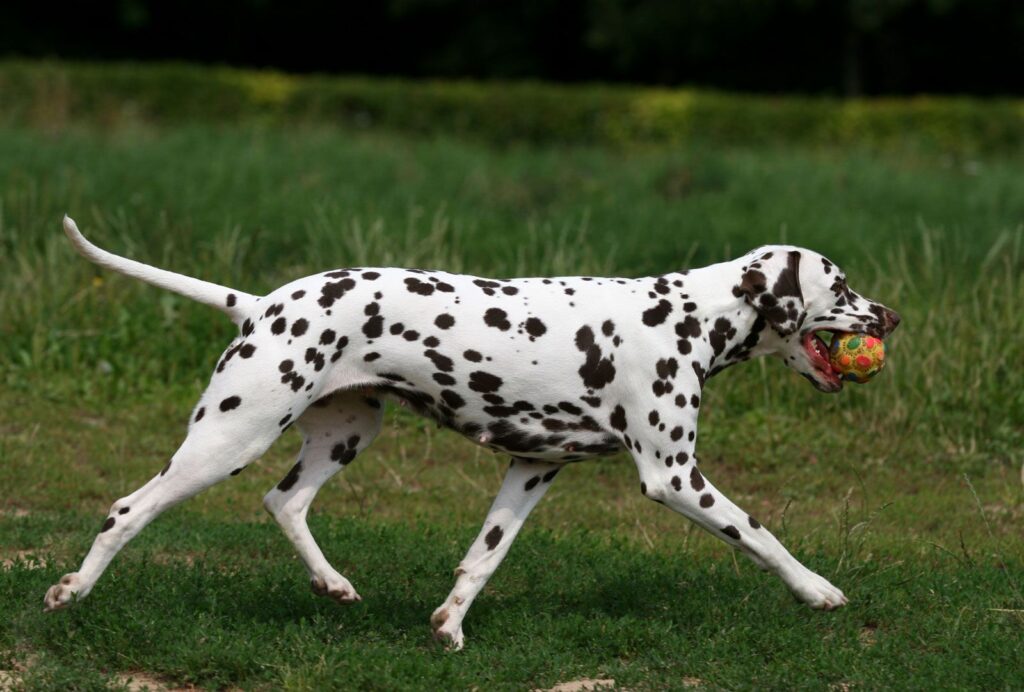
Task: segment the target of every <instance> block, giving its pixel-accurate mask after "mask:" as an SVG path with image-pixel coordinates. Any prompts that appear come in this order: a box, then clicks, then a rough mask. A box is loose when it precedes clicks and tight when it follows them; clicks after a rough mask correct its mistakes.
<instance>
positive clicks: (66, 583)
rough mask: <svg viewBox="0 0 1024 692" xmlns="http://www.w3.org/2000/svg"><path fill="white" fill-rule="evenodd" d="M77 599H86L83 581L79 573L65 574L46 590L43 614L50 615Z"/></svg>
mask: <svg viewBox="0 0 1024 692" xmlns="http://www.w3.org/2000/svg"><path fill="white" fill-rule="evenodd" d="M76 597H77V598H84V597H85V594H84V593H82V589H81V580H80V579H79V578H78V573H77V572H72V573H71V574H65V575H64V576H63V577H61V578H60V581H59V582H57V583H56V584H54V585H53V586H51V587H50V588H49V589H47V590H46V596H45V597H44V598H43V612H46V613H50V612H53V611H54V610H59V609H61V608H64V607H66V606H68V605H70V604H71V602H72V601H73V600H75V599H76Z"/></svg>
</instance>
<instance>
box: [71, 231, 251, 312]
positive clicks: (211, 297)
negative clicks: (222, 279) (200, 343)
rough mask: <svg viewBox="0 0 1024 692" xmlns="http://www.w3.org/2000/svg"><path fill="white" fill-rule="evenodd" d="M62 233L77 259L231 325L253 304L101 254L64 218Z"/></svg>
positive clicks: (244, 296) (238, 294)
mask: <svg viewBox="0 0 1024 692" xmlns="http://www.w3.org/2000/svg"><path fill="white" fill-rule="evenodd" d="M64 233H65V234H66V235H67V237H68V239H69V240H70V241H71V244H72V245H74V246H75V249H76V250H78V253H79V254H80V255H82V256H83V257H85V258H86V259H88V260H90V261H92V262H95V263H96V264H98V265H100V266H101V267H106V268H107V269H113V270H114V271H116V272H120V273H121V274H124V275H125V276H131V277H134V278H136V279H141V280H142V281H145V282H146V283H148V284H151V285H153V286H157V287H158V288H163V289H166V290H168V291H173V292H174V293H178V294H180V295H183V296H185V297H186V298H191V299H192V300H194V301H196V302H199V303H205V304H206V305H209V306H211V307H215V308H217V309H218V310H220V311H221V312H224V313H226V314H227V316H228V317H230V318H231V320H232V321H233V322H234V323H235V324H239V325H240V324H241V323H242V321H243V320H245V318H246V317H247V316H248V315H249V313H250V312H251V308H252V307H253V303H255V301H256V296H252V295H249V294H248V293H243V292H242V291H236V290H235V289H233V288H228V287H227V286H221V285H219V284H214V283H210V282H209V281H203V280H201V279H194V278H192V277H191V276H184V275H183V274H176V273H174V272H169V271H167V270H165V269H157V268H156V267H151V266H150V265H148V264H143V263H142V262H136V261H135V260H130V259H127V258H126V257H118V256H117V255H115V254H113V253H110V252H107V251H106V250H102V249H100V248H98V247H96V246H95V245H93V244H92V243H90V242H89V241H88V240H86V238H85V236H84V235H82V232H81V231H79V230H78V226H76V225H75V222H74V221H73V220H72V219H71V217H70V216H67V215H65V216H64Z"/></svg>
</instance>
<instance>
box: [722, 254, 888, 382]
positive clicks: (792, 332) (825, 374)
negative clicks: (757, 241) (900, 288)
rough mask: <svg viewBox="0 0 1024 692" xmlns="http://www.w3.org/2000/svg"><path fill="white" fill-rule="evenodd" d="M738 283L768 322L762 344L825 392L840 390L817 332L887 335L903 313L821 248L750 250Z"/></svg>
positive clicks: (738, 289) (741, 293)
mask: <svg viewBox="0 0 1024 692" xmlns="http://www.w3.org/2000/svg"><path fill="white" fill-rule="evenodd" d="M742 262H743V264H742V268H741V272H742V274H741V276H740V277H739V282H738V283H737V284H736V286H735V287H734V288H733V293H734V294H735V295H736V296H737V297H743V298H744V300H745V301H746V302H747V304H748V305H750V306H751V307H752V308H753V309H754V310H756V311H757V312H758V314H759V315H760V316H761V317H762V318H763V319H764V320H765V322H767V324H768V326H770V327H771V330H770V332H769V330H765V336H764V337H762V345H763V346H764V347H767V348H768V349H769V352H770V353H774V354H775V355H778V356H780V357H781V358H782V360H783V361H784V362H785V363H786V366H787V367H789V368H791V369H792V370H795V371H796V372H798V373H800V374H801V375H803V376H804V377H806V378H807V379H808V380H810V381H811V383H812V384H813V385H814V386H815V387H817V388H818V389H819V390H821V391H823V392H838V391H839V390H840V389H842V387H843V383H842V380H840V379H839V377H837V376H836V375H835V373H833V372H832V367H831V366H830V365H829V360H828V346H827V345H826V344H825V342H824V341H823V340H822V339H821V338H820V337H819V336H818V335H817V333H818V332H855V333H859V334H868V335H870V336H875V337H878V338H880V339H884V338H885V337H887V336H888V335H889V334H891V333H892V331H893V330H894V329H895V328H896V326H897V325H898V324H899V323H900V316H899V315H898V314H896V312H894V311H893V310H890V309H889V308H887V307H885V306H884V305H882V304H881V303H876V302H875V301H873V300H868V299H867V298H865V297H863V296H861V295H859V294H858V293H855V292H854V291H853V290H852V289H850V287H849V286H848V285H847V283H846V275H845V274H843V272H842V271H841V270H840V269H839V267H837V266H836V265H835V264H833V263H832V262H830V261H829V260H828V259H826V258H825V257H822V256H821V255H819V254H818V253H816V252H812V251H811V250H805V249H803V248H796V247H792V246H788V245H770V246H765V247H761V248H758V249H756V250H753V251H751V252H749V253H747V254H746V255H745V256H744V257H743V259H742Z"/></svg>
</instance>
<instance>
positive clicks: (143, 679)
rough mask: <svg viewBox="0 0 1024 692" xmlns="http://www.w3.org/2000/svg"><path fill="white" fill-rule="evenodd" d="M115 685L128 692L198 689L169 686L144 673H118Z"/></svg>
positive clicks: (178, 691)
mask: <svg viewBox="0 0 1024 692" xmlns="http://www.w3.org/2000/svg"><path fill="white" fill-rule="evenodd" d="M114 683H115V684H117V685H119V686H121V687H122V688H123V689H126V690H128V692H142V691H143V690H149V692H190V691H191V690H194V689H196V688H195V687H192V686H191V685H189V686H188V687H178V686H175V685H169V684H168V683H166V682H164V681H163V680H161V679H160V678H158V677H157V676H155V675H153V674H152V673H144V672H142V671H133V672H131V673H118V674H117V675H115V676H114Z"/></svg>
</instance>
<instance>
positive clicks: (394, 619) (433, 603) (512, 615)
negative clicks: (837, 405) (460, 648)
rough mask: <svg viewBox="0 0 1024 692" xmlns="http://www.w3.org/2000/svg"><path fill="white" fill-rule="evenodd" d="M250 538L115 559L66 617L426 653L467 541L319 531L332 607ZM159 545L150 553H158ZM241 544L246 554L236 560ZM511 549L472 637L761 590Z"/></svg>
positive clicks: (483, 600)
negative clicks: (329, 569) (344, 579)
mask: <svg viewBox="0 0 1024 692" xmlns="http://www.w3.org/2000/svg"><path fill="white" fill-rule="evenodd" d="M253 529H255V531H256V532H258V533H259V534H261V535H260V536H234V535H223V534H222V535H220V536H219V537H216V538H212V539H203V540H201V541H198V542H196V541H195V540H193V541H192V542H193V543H195V545H191V544H189V545H187V546H186V548H187V549H182V545H181V544H179V546H178V547H179V552H178V553H177V554H176V555H175V556H172V557H170V558H162V559H160V560H154V559H153V553H151V552H143V553H142V554H136V555H134V556H132V557H130V558H129V559H127V560H124V559H123V560H122V561H120V562H119V564H117V565H116V566H115V567H114V568H113V569H111V571H110V572H109V573H108V574H107V575H106V576H105V578H104V580H101V582H100V583H99V584H98V586H97V588H96V590H95V591H94V592H93V594H92V595H91V596H90V598H89V600H88V601H86V602H83V603H82V604H77V605H76V606H75V607H74V608H73V610H74V611H75V613H76V615H75V616H74V617H73V618H72V619H73V620H74V621H75V622H76V625H77V626H80V627H82V628H84V629H91V628H93V627H95V628H99V629H103V628H105V627H110V626H116V627H117V628H118V629H121V630H123V632H122V634H123V635H124V636H126V638H128V639H129V640H131V639H140V640H141V639H146V638H150V637H159V636H162V635H161V634H160V633H159V632H158V631H157V630H156V629H154V628H153V625H152V624H151V623H153V622H163V623H165V626H166V627H167V628H169V629H171V630H174V631H176V632H178V635H179V636H182V637H186V638H190V637H192V636H196V637H202V636H203V634H202V630H204V629H206V628H210V627H216V628H218V629H220V630H223V631H225V632H227V633H230V632H232V631H235V632H237V633H239V634H240V635H243V636H245V633H247V632H251V631H253V630H258V629H263V630H267V631H283V630H285V629H290V628H292V629H293V628H295V627H298V628H299V631H300V632H301V631H306V632H307V633H308V635H309V636H311V637H314V638H317V639H320V640H324V641H333V642H336V643H337V642H339V641H340V640H345V639H349V638H360V637H365V636H367V635H372V636H373V637H375V638H378V639H383V640H394V641H399V640H402V641H418V640H420V639H421V638H422V641H424V642H427V641H428V640H429V624H428V623H429V618H430V614H431V613H432V612H433V610H434V608H436V607H437V606H439V605H440V604H441V603H442V602H443V601H444V599H445V597H446V596H447V594H448V590H449V589H450V588H451V586H452V584H453V579H452V572H451V570H452V566H453V565H455V564H458V559H459V556H460V552H461V550H462V546H463V545H468V543H469V542H470V540H471V538H472V536H471V535H469V534H468V531H467V532H466V533H467V535H466V536H453V535H452V534H451V533H450V532H435V531H433V530H429V529H428V530H425V531H423V532H417V531H412V532H410V531H409V530H408V529H405V528H404V527H373V526H364V527H357V528H353V526H352V525H351V524H349V525H346V526H344V527H343V528H339V527H338V526H337V525H334V524H333V523H332V524H331V525H328V526H323V527H319V529H320V532H321V533H323V534H325V535H324V544H325V545H331V544H333V545H332V548H333V550H332V552H336V554H339V555H347V556H348V557H347V560H346V561H345V562H342V563H339V564H338V565H337V566H338V568H339V569H340V570H341V571H342V572H343V573H345V574H346V576H348V577H349V579H351V580H352V582H353V583H354V585H355V586H356V589H357V590H358V591H359V592H360V593H361V595H362V596H363V599H364V600H363V601H362V602H360V603H357V604H354V605H348V606H342V605H339V604H337V603H334V602H332V601H330V600H329V599H326V598H323V597H319V596H315V595H314V594H312V593H311V591H310V590H309V586H308V580H307V577H306V574H305V570H304V569H303V567H302V565H301V562H299V561H298V560H297V559H296V558H295V557H294V556H293V555H291V554H289V552H288V549H287V548H288V547H287V546H286V545H284V541H283V539H278V538H277V536H276V532H275V531H274V527H263V526H259V527H249V529H248V530H246V531H245V532H244V533H249V532H251V530H253ZM264 532H270V533H268V534H265V533H264ZM424 533H425V534H426V535H424ZM270 536H273V537H272V538H271V537H270ZM246 538H249V539H254V540H242V539H246ZM161 543H163V541H162V540H157V541H155V545H152V546H151V548H155V549H157V550H163V548H164V546H162V545H160V544H161ZM186 543H188V541H186ZM276 543H281V544H282V545H281V546H280V548H281V550H277V547H278V546H277V545H275V544H276ZM240 546H243V548H242V549H244V550H250V551H251V550H253V549H255V550H256V551H257V552H256V553H249V554H248V555H246V556H242V555H240V554H239V553H238V551H239V549H240ZM516 547H517V548H519V550H516V549H513V550H512V552H511V554H510V556H509V560H508V561H507V562H506V564H505V565H503V566H502V569H501V570H499V571H498V573H497V574H495V576H494V578H493V579H492V580H491V582H490V584H489V585H488V587H487V588H486V589H485V590H484V591H483V592H482V593H481V594H480V597H479V598H478V599H477V601H476V603H475V604H474V606H473V608H472V609H471V611H470V613H469V615H468V616H467V620H466V622H467V625H468V627H470V628H471V629H472V630H473V631H475V633H486V632H489V631H508V628H509V625H510V623H522V626H523V627H526V628H529V627H537V628H540V630H543V629H544V628H545V627H549V626H551V625H552V623H556V624H557V623H558V622H559V621H563V622H565V621H569V620H573V621H576V622H587V621H601V622H617V621H621V622H627V621H633V620H655V621H659V622H663V623H664V624H665V625H666V626H672V625H673V624H679V623H685V624H686V625H687V626H689V627H692V626H700V625H701V624H702V623H704V624H711V623H713V622H714V620H715V619H717V618H722V617H730V613H731V612H732V609H734V608H736V607H737V606H736V605H735V604H736V603H738V602H740V601H742V600H744V596H745V595H746V594H747V593H749V592H750V591H751V590H752V589H757V588H763V587H761V586H759V584H760V582H758V581H757V579H758V577H759V575H756V574H752V573H751V574H737V573H735V572H734V571H733V570H732V569H728V570H726V569H723V567H724V563H722V562H721V561H706V560H705V561H696V562H695V561H693V560H691V559H688V558H687V557H686V556H684V555H670V556H666V555H664V554H659V553H653V552H651V551H646V550H642V549H639V548H637V547H635V546H626V545H609V544H607V543H602V542H600V541H595V540H591V539H587V538H586V537H584V536H569V537H552V536H550V535H547V534H544V533H543V532H542V533H540V534H533V535H531V537H530V540H529V541H524V544H523V545H522V546H516ZM125 557H128V556H125ZM751 580H754V581H751ZM762 581H763V578H762ZM87 611H88V612H87ZM58 617H59V616H58ZM115 623H116V624H115ZM212 623H215V624H212ZM545 623H547V624H545ZM190 632H191V634H190Z"/></svg>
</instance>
